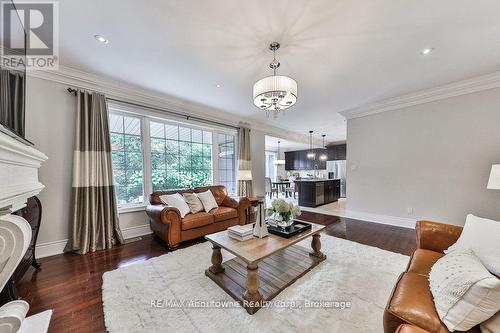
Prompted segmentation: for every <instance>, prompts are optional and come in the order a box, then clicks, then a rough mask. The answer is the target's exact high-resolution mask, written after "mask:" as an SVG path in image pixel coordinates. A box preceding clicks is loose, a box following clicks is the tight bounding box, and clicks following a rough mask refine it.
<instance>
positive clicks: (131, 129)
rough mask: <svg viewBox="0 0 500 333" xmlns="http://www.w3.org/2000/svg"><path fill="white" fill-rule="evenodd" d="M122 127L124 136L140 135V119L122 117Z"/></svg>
mask: <svg viewBox="0 0 500 333" xmlns="http://www.w3.org/2000/svg"><path fill="white" fill-rule="evenodd" d="M124 126H125V133H126V134H135V135H141V119H139V118H132V117H124Z"/></svg>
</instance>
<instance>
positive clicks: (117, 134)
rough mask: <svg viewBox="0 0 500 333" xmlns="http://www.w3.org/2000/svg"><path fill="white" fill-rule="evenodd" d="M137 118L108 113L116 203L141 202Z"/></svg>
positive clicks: (141, 176) (140, 154) (141, 165)
mask: <svg viewBox="0 0 500 333" xmlns="http://www.w3.org/2000/svg"><path fill="white" fill-rule="evenodd" d="M141 123H142V121H141V118H138V117H128V116H122V115H120V114H115V113H112V112H111V113H110V115H109V128H110V132H111V134H110V139H111V156H112V160H113V176H114V181H115V185H116V196H117V201H118V204H119V205H126V204H129V203H142V202H144V179H143V173H142V170H143V157H142V156H143V155H142V132H141Z"/></svg>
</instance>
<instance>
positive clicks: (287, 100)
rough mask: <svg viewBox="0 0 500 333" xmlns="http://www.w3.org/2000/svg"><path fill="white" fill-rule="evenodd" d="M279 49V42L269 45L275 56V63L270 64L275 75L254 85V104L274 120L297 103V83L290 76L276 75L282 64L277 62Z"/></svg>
mask: <svg viewBox="0 0 500 333" xmlns="http://www.w3.org/2000/svg"><path fill="white" fill-rule="evenodd" d="M279 48H280V44H279V43H278V42H273V43H271V44H270V45H269V49H270V50H271V51H273V55H274V58H273V61H272V62H271V63H270V64H269V67H270V68H271V69H272V70H273V75H272V76H268V77H265V78H263V79H261V80H259V81H257V82H256V83H255V84H254V85H253V103H254V104H255V106H256V107H258V108H259V109H261V110H264V111H266V113H267V116H269V114H271V113H272V114H273V116H274V118H276V117H277V116H278V114H279V113H280V112H281V111H283V110H286V109H288V108H289V107H291V106H293V105H294V104H295V103H296V102H297V82H296V81H295V80H294V79H292V78H290V77H288V76H283V75H276V70H277V69H278V67H279V66H280V62H279V61H278V60H276V50H278V49H279Z"/></svg>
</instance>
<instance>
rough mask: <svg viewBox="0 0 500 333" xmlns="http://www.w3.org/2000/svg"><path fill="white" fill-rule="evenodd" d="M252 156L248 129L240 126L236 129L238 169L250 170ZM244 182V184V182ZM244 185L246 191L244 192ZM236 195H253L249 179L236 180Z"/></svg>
mask: <svg viewBox="0 0 500 333" xmlns="http://www.w3.org/2000/svg"><path fill="white" fill-rule="evenodd" d="M251 169H252V158H251V154H250V129H249V128H244V127H240V128H239V129H238V170H251ZM244 183H245V184H244ZM244 185H246V190H247V193H246V194H245V193H244V189H245V187H244ZM238 195H239V196H244V195H246V196H253V188H252V181H251V180H238Z"/></svg>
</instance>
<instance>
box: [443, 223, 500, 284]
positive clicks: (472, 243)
mask: <svg viewBox="0 0 500 333" xmlns="http://www.w3.org/2000/svg"><path fill="white" fill-rule="evenodd" d="M499 240H500V222H498V221H494V220H489V219H483V218H481V217H477V216H474V215H472V214H469V215H467V219H466V221H465V225H464V230H463V231H462V234H461V235H460V238H459V239H458V240H457V242H456V243H455V244H453V245H452V246H450V247H449V248H448V250H446V251H444V252H445V253H450V252H452V251H455V250H459V249H462V250H463V249H471V250H472V251H474V254H475V255H476V256H477V257H478V258H479V260H481V262H482V263H483V265H484V266H485V267H486V268H487V269H488V270H489V271H490V272H491V273H493V274H495V275H496V276H500V259H499V258H500V241H499Z"/></svg>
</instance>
